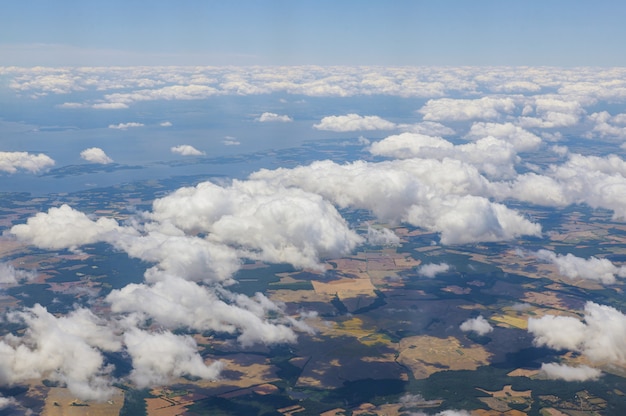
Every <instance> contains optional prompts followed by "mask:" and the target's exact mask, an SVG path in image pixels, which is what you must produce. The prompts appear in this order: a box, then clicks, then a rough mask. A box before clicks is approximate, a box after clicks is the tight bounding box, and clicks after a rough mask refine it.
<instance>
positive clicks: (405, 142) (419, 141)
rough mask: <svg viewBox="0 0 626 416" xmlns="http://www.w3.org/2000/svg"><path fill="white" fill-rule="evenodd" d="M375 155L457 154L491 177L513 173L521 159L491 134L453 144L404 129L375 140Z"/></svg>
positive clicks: (372, 149) (447, 155) (421, 155)
mask: <svg viewBox="0 0 626 416" xmlns="http://www.w3.org/2000/svg"><path fill="white" fill-rule="evenodd" d="M370 152H371V153H372V154H374V155H381V156H392V157H395V158H399V159H405V158H415V157H420V158H434V159H444V158H454V159H457V160H461V161H463V162H466V163H470V164H472V165H474V166H476V167H477V168H478V169H480V170H481V171H482V172H485V173H486V174H488V175H489V176H492V177H512V176H514V175H515V169H514V165H515V164H516V163H518V162H519V157H518V156H517V153H516V150H515V148H514V146H513V145H512V144H510V143H507V142H506V141H504V140H500V139H496V138H495V137H492V136H488V137H485V138H482V139H479V140H477V141H476V142H473V143H467V144H462V145H453V144H452V143H451V142H449V141H447V140H445V139H443V138H441V137H432V136H426V135H423V134H418V133H408V132H407V133H401V134H398V135H393V136H389V137H386V138H385V139H383V140H381V141H379V142H375V143H372V145H371V146H370Z"/></svg>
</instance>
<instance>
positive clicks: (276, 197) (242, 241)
mask: <svg viewBox="0 0 626 416" xmlns="http://www.w3.org/2000/svg"><path fill="white" fill-rule="evenodd" d="M152 218H153V219H155V220H157V221H159V222H164V221H168V222H171V223H172V224H174V225H176V226H177V227H179V228H180V229H182V230H184V231H186V232H208V233H209V235H208V238H209V239H210V240H211V241H214V242H217V243H222V244H229V245H230V244H233V245H235V246H238V247H240V248H241V250H242V253H244V254H243V255H244V256H249V257H251V258H258V259H262V260H265V261H270V262H278V263H283V262H286V263H290V264H293V265H294V266H296V267H320V265H319V259H320V258H321V257H325V256H339V255H343V254H346V253H349V252H350V251H351V250H352V249H353V248H354V247H355V246H356V245H357V244H359V243H360V242H361V241H362V240H361V238H360V237H359V236H358V235H357V234H356V233H354V232H353V231H351V230H350V229H349V228H348V226H347V224H346V223H345V221H344V219H343V218H342V217H341V216H340V215H339V213H338V212H337V210H336V209H335V208H334V207H333V206H332V205H331V204H330V203H328V202H327V201H325V200H323V199H322V198H321V197H320V196H319V195H316V194H312V193H308V192H305V191H303V190H300V189H286V188H282V187H273V186H269V185H267V184H266V183H264V182H261V181H246V182H242V181H233V183H232V185H230V186H228V187H221V186H218V185H215V184H213V183H211V182H204V183H201V184H199V185H197V186H196V187H194V188H181V189H179V190H178V191H176V192H174V193H173V194H171V195H169V196H167V197H165V198H161V199H158V200H156V201H154V204H153V213H152Z"/></svg>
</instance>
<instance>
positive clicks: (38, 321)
mask: <svg viewBox="0 0 626 416" xmlns="http://www.w3.org/2000/svg"><path fill="white" fill-rule="evenodd" d="M8 319H9V321H11V322H21V323H25V324H26V325H27V329H26V331H25V332H24V334H23V335H22V336H19V337H18V336H14V335H7V336H5V337H4V340H3V341H2V342H0V370H1V371H0V377H1V378H2V380H1V381H2V382H3V383H7V384H13V383H19V382H24V381H26V380H29V379H33V378H43V377H45V378H49V379H51V380H56V381H59V382H62V383H64V384H66V385H67V387H68V388H69V389H70V391H71V392H72V393H73V394H75V395H76V396H78V397H80V398H82V399H95V400H103V399H105V398H107V397H109V396H110V394H111V393H112V387H111V380H110V377H109V371H110V369H109V368H107V367H106V366H105V365H104V359H103V357H102V354H101V353H100V351H99V350H106V351H117V350H119V349H120V348H121V343H120V340H119V338H118V337H117V336H116V335H115V334H114V333H113V332H112V330H111V329H110V328H109V327H108V326H107V325H106V324H105V323H104V322H103V321H101V320H100V319H99V318H97V317H96V316H95V315H94V314H93V313H91V312H90V311H89V310H87V309H78V310H76V311H73V312H71V313H70V314H68V315H66V316H62V317H58V318H57V317H55V316H54V315H52V314H50V313H49V312H48V311H47V310H46V309H45V308H44V307H42V306H40V305H38V304H37V305H35V306H34V307H32V308H29V309H26V310H24V311H21V312H12V313H11V314H9V317H8Z"/></svg>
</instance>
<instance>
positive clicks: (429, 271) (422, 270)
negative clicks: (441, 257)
mask: <svg viewBox="0 0 626 416" xmlns="http://www.w3.org/2000/svg"><path fill="white" fill-rule="evenodd" d="M448 270H450V265H449V264H446V263H428V264H423V265H421V266H420V267H418V268H417V274H418V275H419V276H424V277H429V278H433V277H435V276H437V275H438V274H441V273H445V272H447V271H448Z"/></svg>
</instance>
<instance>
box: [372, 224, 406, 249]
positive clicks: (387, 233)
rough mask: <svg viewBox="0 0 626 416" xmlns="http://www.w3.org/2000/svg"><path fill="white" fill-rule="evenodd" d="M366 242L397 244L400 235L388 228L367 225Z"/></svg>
mask: <svg viewBox="0 0 626 416" xmlns="http://www.w3.org/2000/svg"><path fill="white" fill-rule="evenodd" d="M367 242H368V243H369V244H372V245H380V246H397V245H399V244H400V237H398V236H397V235H396V233H394V232H393V231H392V230H390V229H389V228H380V229H377V228H374V227H367Z"/></svg>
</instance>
